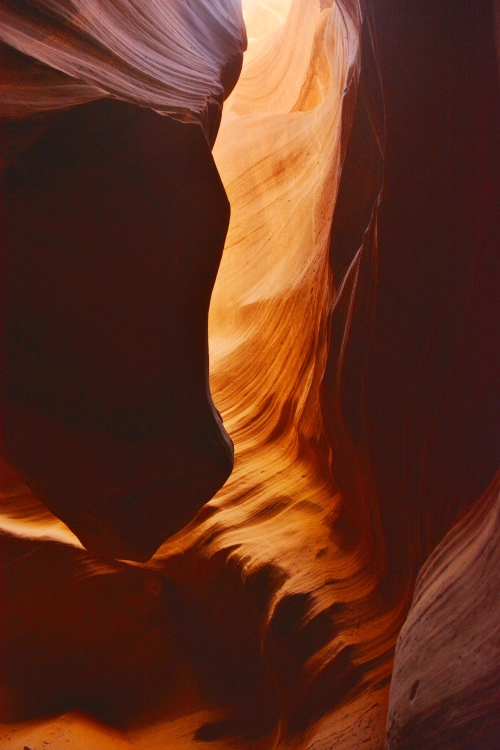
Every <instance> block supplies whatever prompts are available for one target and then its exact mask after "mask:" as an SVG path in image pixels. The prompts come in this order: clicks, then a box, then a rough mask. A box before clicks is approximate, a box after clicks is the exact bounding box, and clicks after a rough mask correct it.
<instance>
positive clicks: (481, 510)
mask: <svg viewBox="0 0 500 750" xmlns="http://www.w3.org/2000/svg"><path fill="white" fill-rule="evenodd" d="M499 490H500V482H499V478H498V477H497V479H496V481H494V482H493V483H492V485H491V486H490V487H489V488H488V490H487V491H486V492H485V494H484V495H483V496H482V497H481V498H480V499H479V500H478V501H477V503H475V505H474V507H473V509H472V510H471V511H470V512H469V513H468V514H467V515H466V516H464V518H462V519H461V520H460V521H459V522H458V523H457V524H455V526H454V527H453V528H452V529H451V531H449V532H448V534H447V535H446V537H445V538H444V539H443V541H442V542H441V543H440V544H439V545H438V546H437V547H436V549H435V550H434V552H433V553H432V554H431V555H430V557H429V558H428V560H427V561H426V563H425V565H424V566H423V568H422V570H421V571H420V574H419V577H418V580H417V584H416V587H415V595H414V598H413V603H412V606H411V609H410V612H409V614H408V618H407V620H406V622H405V624H404V626H403V629H402V631H401V634H400V636H399V639H398V644H397V647H396V656H395V662H394V672H393V687H392V690H391V698H390V702H389V715H388V719H387V727H388V731H387V740H386V743H387V744H386V747H387V748H389V749H391V750H392V749H393V748H408V749H409V748H421V747H426V748H444V747H452V748H457V750H458V748H464V749H465V748H470V749H471V750H472V748H476V747H481V748H484V749H485V750H489V748H492V749H493V748H496V747H498V743H499V741H500V720H499V718H498V705H499V700H500V623H499V620H498V598H499V591H500V584H499V581H498V576H499V570H500V566H499V560H498V556H499V550H498V544H497V541H498V534H499V530H500V529H499V526H500V495H499Z"/></svg>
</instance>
